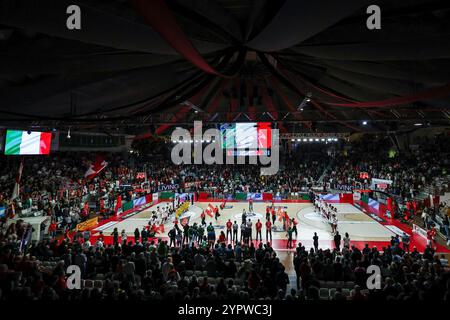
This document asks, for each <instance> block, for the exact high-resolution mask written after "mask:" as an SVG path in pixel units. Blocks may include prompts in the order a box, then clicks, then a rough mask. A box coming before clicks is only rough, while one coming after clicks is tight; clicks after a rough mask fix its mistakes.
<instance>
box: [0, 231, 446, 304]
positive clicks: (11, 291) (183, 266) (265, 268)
mask: <svg viewBox="0 0 450 320" xmlns="http://www.w3.org/2000/svg"><path fill="white" fill-rule="evenodd" d="M99 242H101V241H99ZM0 250H1V255H0V290H1V291H0V300H14V299H19V300H20V301H29V300H36V299H38V300H44V301H56V300H61V301H85V300H90V301H126V300H131V301H148V300H162V299H164V300H166V299H172V300H176V301H198V300H235V301H236V300H239V301H248V300H261V299H263V300H266V299H269V300H272V299H274V300H298V301H300V300H319V299H322V300H324V299H327V300H328V299H331V300H356V301H359V300H384V301H388V300H414V301H416V300H417V301H421V300H425V301H449V299H450V291H449V290H450V277H449V275H450V272H449V268H448V265H446V264H447V261H446V260H445V259H441V257H438V256H437V255H436V254H435V253H434V251H433V249H431V248H430V247H427V249H426V250H425V252H424V253H419V252H418V251H417V250H416V249H413V251H412V252H405V251H403V249H402V248H400V247H399V246H398V245H393V246H392V247H391V246H388V247H385V248H383V250H382V252H381V251H378V250H377V249H375V248H369V247H368V246H366V247H365V248H364V249H363V250H358V249H357V248H355V247H353V246H349V247H344V248H343V249H342V251H337V250H322V249H318V250H317V251H314V249H311V250H310V251H308V250H306V249H305V247H303V246H302V245H301V244H299V245H298V247H297V248H296V252H295V254H294V255H293V266H294V267H293V268H294V270H295V273H296V274H297V277H298V281H297V284H293V283H291V281H290V279H289V276H288V273H287V272H286V269H285V266H284V265H283V264H282V263H281V261H280V259H279V258H278V257H277V254H276V252H275V251H274V250H273V249H272V248H271V246H270V245H269V244H265V245H263V244H262V243H261V244H259V245H258V247H255V246H253V245H250V246H247V245H245V244H242V245H241V244H236V245H235V246H232V245H231V244H230V245H227V244H225V243H223V244H216V245H215V246H214V248H213V249H210V248H200V247H196V246H195V245H192V246H189V245H184V246H183V247H181V248H175V247H168V245H167V242H166V241H158V242H157V243H155V242H149V243H145V244H142V243H139V242H138V243H136V244H132V243H124V244H118V245H116V246H112V245H109V246H105V245H103V244H101V243H96V244H95V245H92V246H88V247H85V246H83V245H81V244H79V243H77V242H75V243H72V242H71V241H70V240H68V239H65V240H64V241H62V242H60V243H58V242H56V241H52V242H41V243H39V244H36V245H34V246H33V247H32V248H31V249H30V251H29V253H28V254H27V255H24V254H22V253H20V252H19V251H18V250H17V247H16V246H15V244H14V243H12V242H8V243H3V244H2V245H1V247H0ZM69 265H77V266H78V267H79V268H80V270H81V276H82V279H83V280H82V285H81V288H76V287H75V288H72V289H70V288H69V287H68V283H67V281H68V280H67V275H66V270H67V267H68V266H69ZM373 265H376V266H378V267H379V268H380V271H381V274H380V275H381V278H380V279H381V282H380V286H379V287H377V286H376V282H374V281H369V282H368V277H369V274H368V273H367V269H368V268H369V266H373ZM69 281H70V280H69ZM368 283H369V286H370V284H373V285H374V286H375V287H369V288H368V287H367V284H368ZM344 284H345V285H344ZM69 286H70V285H69ZM346 288H348V289H346ZM331 289H333V290H331ZM369 289H370V290H369ZM324 290H325V292H326V294H323V292H324Z"/></svg>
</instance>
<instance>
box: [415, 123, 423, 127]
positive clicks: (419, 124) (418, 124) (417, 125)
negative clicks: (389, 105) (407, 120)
mask: <svg viewBox="0 0 450 320" xmlns="http://www.w3.org/2000/svg"><path fill="white" fill-rule="evenodd" d="M414 125H415V126H416V127H420V126H422V124H421V123H414Z"/></svg>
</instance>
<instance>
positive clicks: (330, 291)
mask: <svg viewBox="0 0 450 320" xmlns="http://www.w3.org/2000/svg"><path fill="white" fill-rule="evenodd" d="M337 289H338V288H320V289H319V298H320V300H332V299H334V297H335V294H336V291H337ZM350 291H351V290H350V289H347V288H342V291H341V292H342V295H343V296H344V297H346V298H348V297H349V296H350ZM361 293H362V294H363V295H368V293H369V291H368V290H367V289H365V290H361Z"/></svg>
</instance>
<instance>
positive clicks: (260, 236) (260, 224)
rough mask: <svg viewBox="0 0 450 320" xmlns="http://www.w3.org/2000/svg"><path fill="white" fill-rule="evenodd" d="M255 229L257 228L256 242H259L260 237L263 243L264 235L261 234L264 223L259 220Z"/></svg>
mask: <svg viewBox="0 0 450 320" xmlns="http://www.w3.org/2000/svg"><path fill="white" fill-rule="evenodd" d="M255 228H256V241H258V235H259V241H262V234H261V229H262V223H261V221H260V220H259V219H258V221H257V222H256V223H255Z"/></svg>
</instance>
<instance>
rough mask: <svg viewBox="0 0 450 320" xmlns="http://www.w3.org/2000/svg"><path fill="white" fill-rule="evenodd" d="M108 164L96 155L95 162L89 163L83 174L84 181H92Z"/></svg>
mask: <svg viewBox="0 0 450 320" xmlns="http://www.w3.org/2000/svg"><path fill="white" fill-rule="evenodd" d="M107 165H108V163H107V162H106V161H105V160H104V159H103V157H102V156H100V155H97V157H96V158H95V161H94V162H93V163H91V165H90V167H89V169H88V170H87V171H86V173H85V174H84V177H85V178H86V179H93V178H94V177H95V176H96V175H98V174H99V173H100V171H102V170H103V169H105V168H106V166H107Z"/></svg>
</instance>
